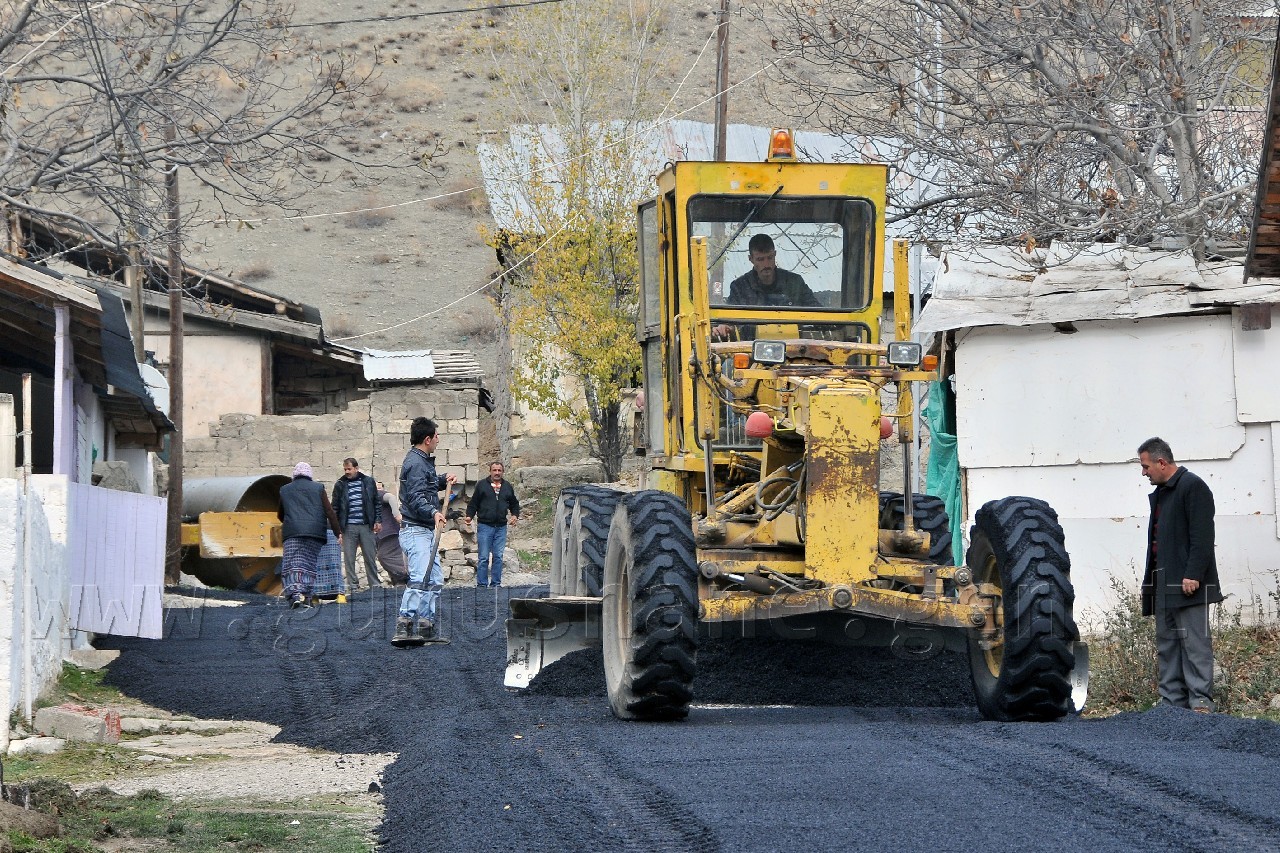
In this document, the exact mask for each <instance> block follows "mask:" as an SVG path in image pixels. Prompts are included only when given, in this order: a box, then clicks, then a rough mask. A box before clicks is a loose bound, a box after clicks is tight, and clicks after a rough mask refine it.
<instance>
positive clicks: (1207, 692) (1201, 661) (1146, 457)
mask: <svg viewBox="0 0 1280 853" xmlns="http://www.w3.org/2000/svg"><path fill="white" fill-rule="evenodd" d="M1138 462H1139V463H1140V464H1141V465H1142V474H1143V476H1145V477H1146V478H1147V479H1148V480H1150V481H1151V484H1152V485H1153V486H1155V487H1156V488H1155V491H1153V492H1152V493H1151V498H1150V500H1151V523H1150V527H1149V528H1148V531H1147V570H1146V574H1145V575H1143V578H1142V615H1144V616H1155V618H1156V657H1157V661H1158V664H1159V669H1160V700H1161V701H1162V702H1167V703H1168V704H1170V705H1175V706H1177V707H1179V708H1190V709H1191V710H1193V711H1201V712H1204V713H1209V712H1212V711H1213V643H1212V639H1211V637H1210V634H1209V605H1210V604H1216V603H1218V602H1219V601H1222V598H1223V596H1222V591H1221V589H1220V587H1219V583H1218V565H1217V562H1216V561H1215V559H1214V555H1213V544H1214V543H1213V512H1214V509H1213V492H1211V491H1210V490H1209V487H1208V486H1207V485H1205V482H1204V480H1201V479H1200V478H1199V477H1197V476H1196V475H1195V474H1192V473H1191V472H1190V471H1188V470H1187V469H1186V468H1183V467H1180V466H1179V465H1178V464H1177V463H1176V462H1174V460H1173V451H1172V450H1171V449H1170V448H1169V445H1168V443H1167V442H1165V441H1164V440H1162V439H1159V438H1149V439H1147V440H1146V441H1144V442H1143V443H1142V445H1141V446H1140V447H1139V448H1138Z"/></svg>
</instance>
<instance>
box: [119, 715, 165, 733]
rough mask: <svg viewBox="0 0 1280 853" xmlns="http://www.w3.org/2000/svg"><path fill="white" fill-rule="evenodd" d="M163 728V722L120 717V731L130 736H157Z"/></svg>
mask: <svg viewBox="0 0 1280 853" xmlns="http://www.w3.org/2000/svg"><path fill="white" fill-rule="evenodd" d="M163 728H164V721H163V720H154V719H151V718H149V717H121V718H120V731H122V732H126V733H128V734H131V735H140V734H145V735H154V734H159V732H160V730H161V729H163Z"/></svg>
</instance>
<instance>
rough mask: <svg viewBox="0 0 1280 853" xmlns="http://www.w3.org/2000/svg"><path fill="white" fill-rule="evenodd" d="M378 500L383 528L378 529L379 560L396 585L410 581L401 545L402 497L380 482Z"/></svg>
mask: <svg viewBox="0 0 1280 853" xmlns="http://www.w3.org/2000/svg"><path fill="white" fill-rule="evenodd" d="M378 500H379V506H380V507H381V509H382V529H381V530H379V531H378V534H377V539H378V562H379V563H381V564H382V570H383V571H385V572H386V573H387V577H389V578H391V582H392V583H393V584H395V585H396V586H403V585H404V584H407V583H408V582H409V568H408V567H407V566H406V565H405V563H404V549H403V548H401V547H400V522H401V518H400V499H399V498H398V497H396V496H395V495H393V494H392V493H391V492H388V491H387V490H386V489H385V488H384V487H383V485H382V483H378Z"/></svg>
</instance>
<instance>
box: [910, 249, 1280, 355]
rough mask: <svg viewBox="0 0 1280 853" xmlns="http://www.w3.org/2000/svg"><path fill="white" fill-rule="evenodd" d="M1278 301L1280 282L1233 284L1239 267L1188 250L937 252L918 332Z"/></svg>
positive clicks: (1161, 313) (1207, 309)
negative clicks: (1197, 258) (939, 254)
mask: <svg viewBox="0 0 1280 853" xmlns="http://www.w3.org/2000/svg"><path fill="white" fill-rule="evenodd" d="M1277 300H1280V283H1253V284H1246V283H1242V281H1241V277H1240V265H1239V263H1237V262H1231V261H1210V262H1204V263H1201V264H1200V265H1197V264H1196V262H1195V260H1194V258H1193V257H1192V255H1191V254H1190V253H1189V252H1186V251H1178V252H1166V251H1157V250H1152V249H1145V248H1129V247H1122V246H1116V245H1104V244H1090V245H1087V246H1067V245H1061V244H1056V245H1055V246H1052V247H1050V248H1049V249H1036V250H1033V251H1032V252H1030V253H1028V252H1026V251H1024V250H1022V249H1019V248H1014V247H1007V246H984V247H976V248H964V249H952V250H948V251H946V252H944V253H943V255H942V258H941V259H940V261H939V264H938V272H937V275H936V277H935V278H934V283H933V294H932V297H931V298H930V300H929V302H928V304H927V305H926V306H925V308H924V310H923V311H922V312H921V313H920V317H919V319H918V320H917V322H916V324H915V329H916V331H917V332H918V333H920V334H932V333H934V332H940V331H947V330H950V329H961V328H967V327H972V326H1031V325H1035V324H1038V323H1068V322H1074V321H1079V320H1103V319H1113V320H1115V319H1137V318H1139V317H1163V316H1173V315H1179V314H1196V313H1209V312H1216V311H1221V310H1222V309H1223V307H1225V306H1231V305H1239V304H1244V303H1251V302H1274V301H1277Z"/></svg>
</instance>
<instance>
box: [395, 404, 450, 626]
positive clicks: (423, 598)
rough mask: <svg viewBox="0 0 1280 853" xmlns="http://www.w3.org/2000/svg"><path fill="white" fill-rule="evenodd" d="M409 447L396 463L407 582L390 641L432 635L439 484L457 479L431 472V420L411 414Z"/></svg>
mask: <svg viewBox="0 0 1280 853" xmlns="http://www.w3.org/2000/svg"><path fill="white" fill-rule="evenodd" d="M409 441H410V443H411V444H412V447H410V448H409V452H408V453H407V454H406V455H405V457H404V464H403V465H401V466H400V517H401V519H403V521H402V523H401V527H400V546H401V547H402V548H404V554H405V557H407V558H408V561H409V585H408V586H406V587H405V590H404V595H403V596H402V597H401V599H400V611H399V615H398V617H397V619H396V631H395V636H394V637H393V638H392V641H391V642H392V643H393V644H395V645H405V644H408V643H411V642H413V641H415V640H416V641H424V640H433V639H435V638H436V626H435V618H436V600H437V599H438V598H439V597H440V589H441V587H443V586H444V566H442V565H441V563H440V555H439V553H438V552H437V549H436V547H435V539H436V536H437V535H439V533H441V532H442V531H443V530H444V520H445V519H444V510H443V508H442V505H441V503H440V490H441V489H444V488H447V487H451V486H452V485H453V484H454V483H456V482H458V478H457V477H456V476H454V475H453V474H447V475H445V476H444V477H440V476H438V475H437V474H436V462H435V457H434V456H432V455H431V454H432V453H433V452H434V451H435V449H436V445H437V444H439V443H440V435H439V434H438V433H437V432H436V422H435V421H433V420H431V419H430V418H414V420H413V423H412V424H410V426H409Z"/></svg>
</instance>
